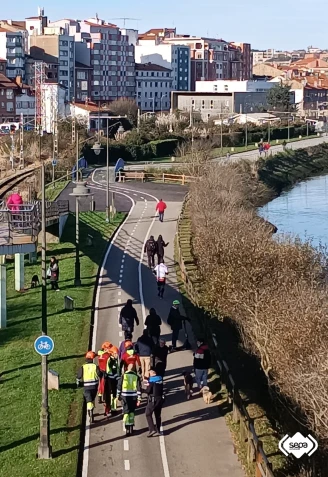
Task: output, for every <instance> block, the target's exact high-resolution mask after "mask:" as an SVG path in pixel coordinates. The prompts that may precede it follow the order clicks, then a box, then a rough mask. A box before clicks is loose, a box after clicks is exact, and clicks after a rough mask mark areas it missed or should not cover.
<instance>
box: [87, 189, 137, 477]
mask: <svg viewBox="0 0 328 477" xmlns="http://www.w3.org/2000/svg"><path fill="white" fill-rule="evenodd" d="M89 187H92V188H95V187H93V186H89ZM118 194H121V195H124V196H125V197H127V198H128V199H129V200H130V201H131V204H132V206H131V209H130V211H129V213H128V215H127V216H126V218H125V220H124V221H123V222H122V224H121V225H120V226H119V228H118V229H117V231H116V233H115V235H114V237H113V239H112V241H111V242H110V244H109V246H108V248H107V251H106V253H105V257H104V260H103V262H102V265H101V269H100V273H99V282H98V287H97V292H96V300H95V316H94V326H93V335H92V349H96V345H97V329H98V314H99V298H100V287H101V284H102V282H103V277H104V275H105V264H106V262H107V259H108V256H109V253H110V251H111V249H112V247H113V245H114V243H115V241H116V240H117V237H118V235H119V233H120V232H121V230H122V228H123V227H124V225H125V223H126V222H127V220H128V219H129V217H130V215H131V214H132V211H133V209H134V207H135V205H136V203H135V201H134V200H133V199H132V198H131V197H129V196H128V195H126V194H123V193H121V192H118ZM89 446H90V426H87V427H86V431H85V439H84V450H83V467H82V477H88V469H89V451H90V449H89Z"/></svg>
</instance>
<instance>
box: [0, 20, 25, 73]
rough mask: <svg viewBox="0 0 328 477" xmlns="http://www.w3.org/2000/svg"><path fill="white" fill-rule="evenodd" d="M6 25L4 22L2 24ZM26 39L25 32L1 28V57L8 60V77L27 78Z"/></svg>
mask: <svg viewBox="0 0 328 477" xmlns="http://www.w3.org/2000/svg"><path fill="white" fill-rule="evenodd" d="M1 24H2V25H4V22H1ZM25 39H26V34H25V33H24V31H21V30H18V29H16V28H12V27H11V28H9V27H4V26H0V57H1V58H4V59H6V61H7V66H6V76H7V77H8V78H11V79H14V78H16V76H22V78H25Z"/></svg>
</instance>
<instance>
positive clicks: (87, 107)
mask: <svg viewBox="0 0 328 477" xmlns="http://www.w3.org/2000/svg"><path fill="white" fill-rule="evenodd" d="M74 104H75V106H76V107H77V108H80V109H84V110H85V111H89V113H98V111H99V106H98V104H96V103H91V102H90V103H88V104H85V103H78V102H77V101H75V103H74ZM105 111H110V107H108V108H101V112H105Z"/></svg>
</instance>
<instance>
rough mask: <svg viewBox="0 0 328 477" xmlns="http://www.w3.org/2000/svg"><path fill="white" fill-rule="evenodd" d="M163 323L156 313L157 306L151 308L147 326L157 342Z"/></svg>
mask: <svg viewBox="0 0 328 477" xmlns="http://www.w3.org/2000/svg"><path fill="white" fill-rule="evenodd" d="M161 325H162V320H161V318H160V317H159V316H158V314H157V313H156V310H155V308H151V309H150V310H149V315H148V316H147V318H146V321H145V326H146V328H147V330H148V333H149V336H150V337H151V338H152V339H153V340H154V342H155V343H158V339H159V337H160V334H161Z"/></svg>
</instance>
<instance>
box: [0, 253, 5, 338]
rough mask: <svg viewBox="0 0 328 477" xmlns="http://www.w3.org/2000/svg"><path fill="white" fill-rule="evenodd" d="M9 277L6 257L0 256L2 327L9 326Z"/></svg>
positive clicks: (0, 318) (0, 326) (0, 321)
mask: <svg viewBox="0 0 328 477" xmlns="http://www.w3.org/2000/svg"><path fill="white" fill-rule="evenodd" d="M6 295H7V278H6V257H5V255H1V256H0V329H1V328H6V326H7V297H6Z"/></svg>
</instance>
